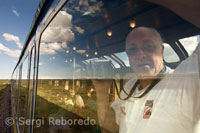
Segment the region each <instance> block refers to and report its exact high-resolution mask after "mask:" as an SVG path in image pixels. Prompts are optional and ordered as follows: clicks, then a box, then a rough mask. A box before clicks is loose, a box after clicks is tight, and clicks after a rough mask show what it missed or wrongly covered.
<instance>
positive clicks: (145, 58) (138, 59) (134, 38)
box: [126, 27, 164, 78]
mask: <svg viewBox="0 0 200 133" xmlns="http://www.w3.org/2000/svg"><path fill="white" fill-rule="evenodd" d="M162 43H163V42H162V39H161V37H160V34H159V33H158V32H157V31H156V30H155V29H152V28H147V27H138V28H135V29H134V30H132V31H131V32H130V33H129V34H128V36H127V38H126V52H127V55H128V57H129V62H130V65H131V68H132V70H133V71H134V72H135V73H136V74H137V76H139V77H140V78H151V77H155V76H157V74H158V73H159V72H160V71H161V70H162V68H163V50H164V47H163V45H162Z"/></svg>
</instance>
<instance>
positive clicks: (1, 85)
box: [0, 80, 10, 101]
mask: <svg viewBox="0 0 200 133" xmlns="http://www.w3.org/2000/svg"><path fill="white" fill-rule="evenodd" d="M9 82H10V80H0V101H1V100H2V98H3V92H4V89H5V88H6V86H7V85H8V84H9Z"/></svg>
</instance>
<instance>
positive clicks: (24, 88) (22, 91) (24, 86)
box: [18, 57, 29, 131]
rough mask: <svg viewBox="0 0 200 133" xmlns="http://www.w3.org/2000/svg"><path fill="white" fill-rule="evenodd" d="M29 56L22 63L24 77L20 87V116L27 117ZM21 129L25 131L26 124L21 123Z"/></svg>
mask: <svg viewBox="0 0 200 133" xmlns="http://www.w3.org/2000/svg"><path fill="white" fill-rule="evenodd" d="M28 63H29V62H28V57H26V59H25V61H24V62H23V65H22V78H21V85H20V88H19V91H20V92H19V94H20V96H19V107H18V117H19V118H25V110H26V105H25V101H26V97H27V95H26V94H27V90H28V88H27V87H28V66H29V65H28ZM19 128H20V130H21V131H24V125H19Z"/></svg>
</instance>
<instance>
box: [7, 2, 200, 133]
mask: <svg viewBox="0 0 200 133" xmlns="http://www.w3.org/2000/svg"><path fill="white" fill-rule="evenodd" d="M138 26H146V27H153V28H155V29H157V30H158V31H159V32H160V33H161V36H162V38H163V42H164V43H163V45H164V47H165V49H164V62H165V64H166V65H167V66H168V67H171V68H172V69H175V68H176V67H177V66H178V65H179V64H180V63H181V62H182V61H184V60H185V59H187V58H188V57H189V56H190V55H191V54H192V52H193V51H194V50H195V48H196V46H197V44H198V42H199V41H200V37H199V33H200V29H199V28H197V27H196V26H194V25H193V24H191V23H189V22H187V21H186V20H184V19H182V18H181V17H179V16H178V15H176V14H175V13H173V12H172V11H170V10H169V9H167V8H164V7H162V6H159V5H156V4H153V3H150V2H146V1H137V0H41V1H40V4H39V6H38V9H37V11H36V14H35V17H34V20H33V23H32V25H31V28H30V32H29V34H28V36H27V38H26V41H25V44H24V47H23V50H22V52H21V55H20V57H19V60H18V62H17V64H16V67H15V69H14V71H13V74H12V80H11V98H12V102H11V104H12V116H13V118H14V124H13V131H14V132H17V133H18V132H30V133H32V132H35V133H37V132H51V133H54V132H62V133H64V132H70V133H72V132H101V127H100V125H99V120H98V111H97V106H98V105H97V97H96V91H95V87H94V85H93V83H92V80H94V79H95V80H96V79H98V80H102V79H104V80H114V81H115V82H113V83H112V85H111V87H110V89H109V90H108V93H109V102H110V104H112V102H113V101H115V99H117V98H118V91H119V92H120V91H121V90H123V86H124V84H125V83H126V81H128V80H129V79H130V78H131V77H133V76H135V73H134V72H132V70H131V67H130V64H129V60H128V56H127V54H126V52H125V39H126V36H127V35H128V33H129V32H130V31H131V30H132V29H134V28H135V27H138ZM188 43H190V44H189V45H188Z"/></svg>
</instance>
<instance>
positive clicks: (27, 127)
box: [22, 47, 35, 132]
mask: <svg viewBox="0 0 200 133" xmlns="http://www.w3.org/2000/svg"><path fill="white" fill-rule="evenodd" d="M29 58H30V63H29V64H30V67H29V68H30V70H29V76H30V77H29V78H30V79H29V82H28V84H27V86H29V87H28V93H27V99H26V101H27V106H26V107H27V108H26V118H27V119H29V120H31V111H32V95H33V83H34V82H33V80H34V79H33V74H34V60H35V47H33V48H32V50H31V53H30V57H29ZM22 75H23V74H22ZM24 76H25V75H24ZM29 131H30V125H25V132H29Z"/></svg>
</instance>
